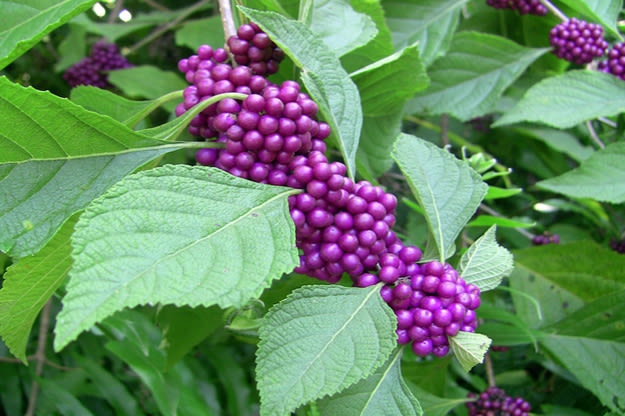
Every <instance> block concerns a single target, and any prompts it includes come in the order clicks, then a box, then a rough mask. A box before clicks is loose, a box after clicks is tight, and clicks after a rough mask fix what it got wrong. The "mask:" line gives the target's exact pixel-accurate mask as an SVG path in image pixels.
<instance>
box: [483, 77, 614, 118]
mask: <svg viewBox="0 0 625 416" xmlns="http://www.w3.org/2000/svg"><path fill="white" fill-rule="evenodd" d="M623 111H625V84H624V83H623V82H622V81H621V80H620V79H618V78H616V77H615V76H614V75H611V74H606V73H604V72H600V71H590V70H576V71H567V72H565V73H563V74H561V75H556V76H553V77H548V78H546V79H545V80H543V81H541V82H539V83H537V84H535V85H534V86H532V87H531V88H530V89H529V90H528V91H527V93H525V95H524V96H523V98H522V99H521V100H520V101H519V102H518V103H517V104H516V105H515V106H514V107H513V108H512V109H511V110H510V111H508V112H506V113H505V114H504V115H503V117H501V118H500V119H499V120H497V121H496V122H495V123H494V124H493V127H498V126H503V125H506V124H512V123H518V122H521V121H532V122H537V123H544V124H547V125H549V126H552V127H557V128H561V129H565V128H569V127H573V126H575V125H576V124H579V123H582V122H584V121H586V120H590V119H593V118H597V117H608V116H613V115H616V114H619V113H621V112H623Z"/></svg>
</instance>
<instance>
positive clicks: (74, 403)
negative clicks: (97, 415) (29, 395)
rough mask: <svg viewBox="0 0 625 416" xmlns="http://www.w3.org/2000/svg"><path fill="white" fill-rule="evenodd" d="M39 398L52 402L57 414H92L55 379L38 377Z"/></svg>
mask: <svg viewBox="0 0 625 416" xmlns="http://www.w3.org/2000/svg"><path fill="white" fill-rule="evenodd" d="M37 382H38V383H39V387H40V389H41V390H40V392H41V398H40V400H42V401H46V402H48V403H53V404H54V406H55V409H56V410H57V411H58V414H61V415H66V416H93V413H91V412H90V411H89V409H87V408H86V407H85V406H84V405H83V404H82V403H81V402H80V400H78V399H77V398H76V397H75V396H74V395H73V394H72V393H70V392H69V391H67V390H66V389H65V388H64V387H63V385H62V384H60V383H57V382H55V381H51V380H46V379H44V378H38V379H37Z"/></svg>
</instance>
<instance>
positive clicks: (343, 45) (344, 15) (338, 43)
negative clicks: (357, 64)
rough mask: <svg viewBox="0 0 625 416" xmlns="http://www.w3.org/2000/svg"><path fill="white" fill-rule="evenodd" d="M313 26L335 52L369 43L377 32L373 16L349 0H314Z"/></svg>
mask: <svg viewBox="0 0 625 416" xmlns="http://www.w3.org/2000/svg"><path fill="white" fill-rule="evenodd" d="M310 28H311V29H312V31H313V32H315V33H316V34H317V35H319V36H320V37H321V39H322V40H323V41H324V42H325V43H326V45H328V48H330V49H331V50H332V51H334V53H336V56H342V55H345V54H346V53H348V52H349V51H351V50H353V49H356V48H358V47H360V46H363V45H366V44H367V43H369V41H370V40H371V39H373V38H374V37H375V35H376V34H377V32H378V29H377V28H376V26H375V23H374V22H373V20H371V18H370V17H369V16H367V15H366V14H363V13H358V12H356V11H355V10H354V9H353V8H352V6H351V5H350V4H349V1H347V0H315V1H314V2H313V9H312V21H311V26H310Z"/></svg>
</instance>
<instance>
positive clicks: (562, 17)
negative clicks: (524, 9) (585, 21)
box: [538, 0, 569, 22]
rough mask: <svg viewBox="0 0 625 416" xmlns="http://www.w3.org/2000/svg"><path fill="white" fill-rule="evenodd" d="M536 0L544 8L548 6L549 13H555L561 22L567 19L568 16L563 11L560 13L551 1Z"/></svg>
mask: <svg viewBox="0 0 625 416" xmlns="http://www.w3.org/2000/svg"><path fill="white" fill-rule="evenodd" d="M538 1H540V2H541V3H542V4H543V5H544V6H545V7H546V8H548V9H549V11H550V12H551V13H553V14H554V15H556V17H557V18H558V19H560V20H562V21H563V22H566V21H567V20H569V18H568V17H567V16H566V15H565V14H564V13H562V12H561V11H560V9H558V8H557V7H556V6H554V5H553V3H551V2H550V1H549V0H538Z"/></svg>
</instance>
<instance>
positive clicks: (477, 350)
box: [449, 331, 491, 372]
mask: <svg viewBox="0 0 625 416" xmlns="http://www.w3.org/2000/svg"><path fill="white" fill-rule="evenodd" d="M490 343H491V340H490V338H488V337H487V336H486V335H482V334H476V333H475V332H464V331H460V332H458V335H456V336H455V337H449V344H450V345H451V349H452V350H453V351H454V355H455V356H456V358H457V359H458V362H459V363H460V365H461V366H462V368H464V370H465V371H467V372H468V371H470V370H471V369H472V368H473V367H474V366H475V365H477V364H480V363H481V362H482V361H484V354H486V351H488V348H489V347H490Z"/></svg>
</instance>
